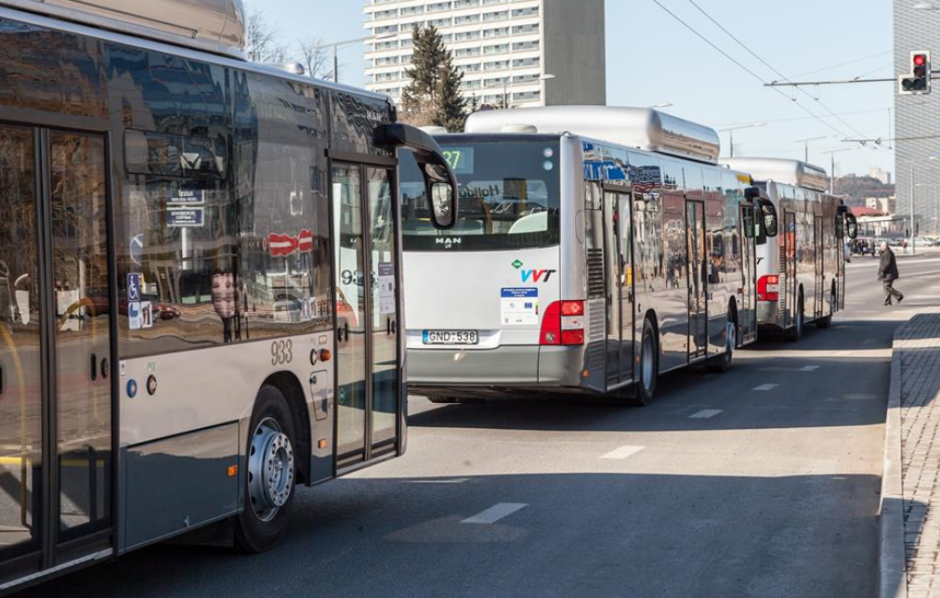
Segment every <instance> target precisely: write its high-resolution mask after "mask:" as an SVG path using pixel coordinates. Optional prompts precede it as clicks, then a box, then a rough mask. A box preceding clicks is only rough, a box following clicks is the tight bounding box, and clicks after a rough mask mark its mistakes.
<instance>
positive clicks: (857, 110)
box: [248, 0, 895, 176]
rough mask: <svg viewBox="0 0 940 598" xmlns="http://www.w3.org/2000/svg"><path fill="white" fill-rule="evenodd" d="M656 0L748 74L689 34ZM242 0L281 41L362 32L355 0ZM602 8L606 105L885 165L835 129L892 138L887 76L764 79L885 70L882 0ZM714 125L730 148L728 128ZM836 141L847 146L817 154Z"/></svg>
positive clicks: (886, 156)
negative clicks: (653, 110) (786, 82)
mask: <svg viewBox="0 0 940 598" xmlns="http://www.w3.org/2000/svg"><path fill="white" fill-rule="evenodd" d="M564 1H566V2H567V1H570V2H576V1H577V0H564ZM657 1H658V2H659V3H660V4H662V5H663V6H664V7H666V8H667V9H669V10H670V11H672V12H673V13H674V14H675V15H676V16H678V17H679V18H680V19H682V20H683V21H685V22H686V23H688V25H689V26H691V27H692V28H693V29H695V30H696V31H698V32H699V33H700V34H701V35H702V36H704V37H705V38H706V39H707V40H708V41H710V42H712V43H714V44H715V45H717V46H718V47H720V48H721V49H722V50H723V51H725V52H726V53H727V54H729V55H730V56H731V57H732V58H734V60H736V61H738V62H740V63H741V64H742V65H743V67H746V68H747V69H749V70H751V71H752V72H753V75H752V74H749V73H748V72H747V71H746V70H745V68H742V66H738V65H736V64H735V63H734V62H732V61H731V60H730V59H729V58H727V57H725V56H723V55H722V54H720V53H719V52H718V51H717V50H715V49H714V48H712V47H711V46H710V45H708V43H707V42H706V41H704V40H702V39H701V38H699V37H697V36H696V35H695V33H693V32H692V31H690V30H689V29H688V28H686V27H685V26H683V25H682V24H681V23H679V21H677V20H676V19H675V18H674V17H672V16H670V15H669V13H667V12H666V11H665V10H663V8H661V7H660V6H658V5H657ZM248 2H249V5H250V6H253V7H257V8H261V9H262V10H263V12H264V14H265V16H266V18H267V19H268V21H269V22H270V24H271V25H273V26H274V27H276V28H277V29H278V31H279V34H280V39H281V41H282V43H285V44H290V43H294V42H295V40H301V39H320V40H322V41H323V42H325V43H329V42H336V41H346V40H349V39H356V38H359V37H363V36H365V35H366V32H365V30H364V29H363V14H362V7H363V3H362V1H361V0H248ZM696 5H697V6H698V7H701V9H703V10H704V11H705V12H706V13H708V15H710V16H711V17H712V18H713V19H714V20H715V21H717V22H718V23H719V24H720V25H721V26H723V27H724V28H725V29H727V30H728V31H729V32H730V33H731V34H733V35H734V36H735V37H736V38H737V39H738V40H740V41H741V42H742V43H743V44H744V46H746V47H747V49H745V47H742V46H741V45H739V44H738V43H737V42H735V41H734V40H733V39H732V38H731V37H729V36H728V34H726V33H724V32H723V31H722V30H721V29H720V28H719V27H718V26H716V25H715V24H714V23H713V22H712V21H710V20H709V19H708V17H706V16H705V15H704V14H703V13H702V12H700V11H699V10H698V9H697V8H696ZM606 11H607V26H606V29H607V31H606V39H607V101H608V104H610V105H616V106H652V105H657V104H662V103H671V104H673V106H671V107H669V108H666V109H665V111H666V112H670V113H672V114H674V115H676V116H680V117H683V118H687V119H690V120H693V121H695V122H699V123H702V124H705V125H709V126H712V127H715V128H716V129H724V128H728V127H734V126H738V125H748V124H754V123H766V124H765V126H763V127H760V128H751V129H742V130H739V131H736V132H735V133H734V136H735V148H736V151H737V153H738V155H745V154H746V155H751V156H758V155H759V156H767V157H779V158H796V159H803V155H804V149H805V144H804V143H799V140H803V139H812V138H818V137H827V136H830V137H827V138H826V139H819V140H816V141H812V142H810V162H812V163H815V164H819V165H820V166H824V167H825V168H826V169H827V170H830V169H831V158H832V157H834V158H835V160H836V173H837V175H839V176H841V175H844V174H847V173H856V174H867V173H868V171H869V170H870V169H871V168H881V169H884V170H888V171H890V172H893V170H894V152H893V151H892V150H891V148H890V146H891V143H890V141H883V142H882V144H881V145H880V146H876V145H875V144H873V143H869V144H868V145H867V146H866V147H863V146H862V145H861V144H859V143H846V142H844V141H843V140H844V139H858V138H865V139H879V138H881V139H888V138H890V136H891V134H892V133H893V131H889V127H890V124H889V123H890V119H889V116H890V114H889V109H891V108H893V102H894V92H895V85H894V84H892V83H866V84H850V85H838V86H819V87H809V88H804V91H795V90H791V89H788V88H783V89H779V90H778V91H775V90H774V89H770V88H766V87H764V85H763V83H762V81H765V82H769V81H774V80H782V79H784V78H789V79H791V80H793V81H807V80H823V79H839V80H842V79H854V78H856V77H861V78H887V77H893V76H894V75H893V67H892V64H893V58H892V54H891V52H892V47H893V34H892V16H891V0H606ZM363 50H364V47H363V46H362V45H361V44H357V45H354V46H348V47H345V48H343V49H341V50H340V77H341V80H342V81H343V82H344V83H348V84H352V85H356V86H360V87H361V86H363V85H364V84H365V77H364V73H363V70H364V66H365V63H364V61H363ZM749 51H750V52H753V53H754V54H756V55H757V56H758V57H759V58H760V59H762V60H763V61H764V62H766V63H767V64H764V63H763V62H761V60H759V59H758V58H756V57H755V56H754V55H752V54H751V53H750V52H749ZM767 65H769V66H767ZM770 67H773V69H775V70H776V71H779V72H780V73H781V74H782V75H783V77H781V76H780V75H778V74H776V73H775V71H774V70H771V68H770ZM823 69H824V70H823ZM755 75H756V76H755ZM810 113H812V114H815V115H817V116H818V117H819V118H814V117H813V116H811V115H810ZM833 114H834V115H836V117H834V116H832V115H833ZM721 136H722V145H723V146H724V147H725V149H724V153H725V154H727V146H728V137H729V133H727V132H724V133H721ZM834 150H847V151H840V152H839V153H836V154H834V155H830V154H827V153H825V152H827V151H834Z"/></svg>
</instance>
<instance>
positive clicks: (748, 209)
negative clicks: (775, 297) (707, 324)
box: [738, 205, 758, 344]
mask: <svg viewBox="0 0 940 598" xmlns="http://www.w3.org/2000/svg"><path fill="white" fill-rule="evenodd" d="M757 217H758V210H757V208H756V207H755V206H753V205H742V206H741V216H740V219H739V221H740V222H741V230H739V231H738V239H740V243H741V309H740V312H739V313H738V327H739V331H738V334H739V335H740V337H741V338H740V340H741V342H742V343H743V344H750V343H753V342H755V341H756V340H757V246H756V227H757Z"/></svg>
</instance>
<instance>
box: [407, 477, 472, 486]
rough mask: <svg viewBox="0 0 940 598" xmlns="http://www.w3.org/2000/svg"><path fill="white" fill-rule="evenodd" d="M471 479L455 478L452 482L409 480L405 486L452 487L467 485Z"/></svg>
mask: <svg viewBox="0 0 940 598" xmlns="http://www.w3.org/2000/svg"><path fill="white" fill-rule="evenodd" d="M469 481H470V480H469V478H454V479H452V480H407V481H406V482H404V483H405V484H440V485H451V484H465V483H467V482H469Z"/></svg>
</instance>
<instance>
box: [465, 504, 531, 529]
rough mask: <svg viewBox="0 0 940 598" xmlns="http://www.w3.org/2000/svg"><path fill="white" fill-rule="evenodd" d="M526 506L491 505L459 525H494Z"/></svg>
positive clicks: (526, 505)
mask: <svg viewBox="0 0 940 598" xmlns="http://www.w3.org/2000/svg"><path fill="white" fill-rule="evenodd" d="M528 506H529V505H528V504H526V503H521V502H501V503H499V504H496V505H493V506H492V507H490V508H489V509H487V510H485V511H483V512H482V513H478V514H476V515H474V516H473V517H468V518H466V519H464V520H463V521H462V522H461V523H472V524H478V525H489V524H492V523H496V522H497V521H499V520H500V519H504V518H506V517H509V516H510V515H512V514H513V513H517V512H519V511H521V510H522V509H524V508H526V507H528Z"/></svg>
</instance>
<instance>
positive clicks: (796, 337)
mask: <svg viewBox="0 0 940 598" xmlns="http://www.w3.org/2000/svg"><path fill="white" fill-rule="evenodd" d="M804 323H805V318H804V312H803V291H800V297H799V300H798V301H797V308H796V319H795V321H794V323H793V328H791V329H790V334H789V336H788V337H787V340H789V341H790V342H791V343H798V342H800V341H801V340H803V324H804Z"/></svg>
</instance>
